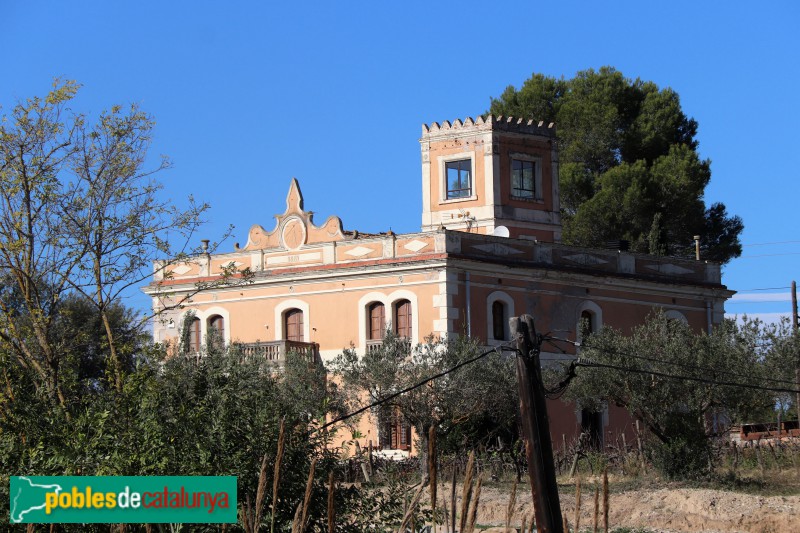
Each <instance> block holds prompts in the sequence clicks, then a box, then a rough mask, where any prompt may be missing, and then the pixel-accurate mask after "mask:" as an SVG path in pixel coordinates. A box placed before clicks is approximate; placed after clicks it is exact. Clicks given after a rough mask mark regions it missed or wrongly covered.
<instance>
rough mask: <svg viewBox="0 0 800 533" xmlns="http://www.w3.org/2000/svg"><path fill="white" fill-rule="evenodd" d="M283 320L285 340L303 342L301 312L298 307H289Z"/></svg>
mask: <svg viewBox="0 0 800 533" xmlns="http://www.w3.org/2000/svg"><path fill="white" fill-rule="evenodd" d="M283 321H284V324H283V331H284V335H285V336H286V339H285V340H287V341H298V342H303V341H304V338H303V312H302V311H301V310H300V309H289V310H288V311H286V314H285V315H284V318H283Z"/></svg>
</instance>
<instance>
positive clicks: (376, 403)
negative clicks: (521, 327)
mask: <svg viewBox="0 0 800 533" xmlns="http://www.w3.org/2000/svg"><path fill="white" fill-rule="evenodd" d="M509 344H510V343H506V344H504V345H502V346H498V347H496V348H492V349H491V350H486V351H485V352H483V353H482V354H480V355H476V356H475V357H472V358H470V359H467V360H466V361H461V362H460V363H458V364H457V365H455V366H453V367H451V368H448V369H447V370H444V371H442V372H439V373H438V374H435V375H433V376H430V377H428V378H425V379H423V380H422V381H420V382H418V383H415V384H414V385H411V386H410V387H406V388H405V389H403V390H400V391H398V392H395V393H394V394H390V395H389V396H385V397H383V398H379V399H377V400H375V401H374V402H372V403H370V404H369V405H365V406H363V407H360V408H359V409H356V410H355V411H352V412H350V413H347V414H344V415H342V416H338V417H336V418H334V419H333V420H331V421H330V422H327V423H325V424H322V425H321V426H320V427H318V428H316V429H315V430H314V431H319V430H321V429H325V428H327V427H330V426H332V425H334V424H337V423H339V422H343V421H345V420H347V419H349V418H353V417H354V416H356V415H360V414H361V413H363V412H364V411H368V410H369V409H372V408H373V407H377V406H379V405H381V404H384V403H386V402H388V401H389V400H393V399H395V398H397V397H398V396H401V395H403V394H405V393H407V392H411V391H412V390H414V389H418V388H420V387H422V386H423V385H425V384H426V383H430V382H431V381H433V380H435V379H439V378H441V377H444V376H446V375H447V374H449V373H451V372H455V371H456V370H458V369H459V368H461V367H463V366H466V365H468V364H471V363H474V362H475V361H477V360H479V359H482V358H483V357H486V356H487V355H489V354H490V353H495V352H499V351H500V350H512V349H513V348H511V347H510V346H509ZM514 350H515V349H514ZM312 433H313V431H312Z"/></svg>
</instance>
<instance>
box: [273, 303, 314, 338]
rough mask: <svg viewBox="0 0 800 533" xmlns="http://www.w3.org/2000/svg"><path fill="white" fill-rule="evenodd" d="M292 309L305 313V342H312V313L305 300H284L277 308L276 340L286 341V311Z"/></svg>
mask: <svg viewBox="0 0 800 533" xmlns="http://www.w3.org/2000/svg"><path fill="white" fill-rule="evenodd" d="M290 309H299V310H300V311H302V312H303V342H312V340H311V313H310V312H309V307H308V304H307V303H306V302H304V301H303V300H294V299H293V300H284V301H282V302H281V303H279V304H278V305H276V306H275V332H276V335H275V337H276V338H275V340H276V341H281V340H286V332H285V331H284V323H283V318H284V315H285V314H286V311H289V310H290Z"/></svg>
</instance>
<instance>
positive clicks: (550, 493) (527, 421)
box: [509, 315, 563, 533]
mask: <svg viewBox="0 0 800 533" xmlns="http://www.w3.org/2000/svg"><path fill="white" fill-rule="evenodd" d="M509 324H510V326H511V334H512V335H513V336H514V338H516V340H517V349H518V350H519V353H518V354H517V383H518V386H519V408H520V414H521V418H522V429H523V433H524V435H525V440H526V441H527V443H526V444H527V446H526V447H525V449H526V455H527V458H528V476H529V478H530V484H531V494H532V496H533V510H534V515H535V516H536V526H537V528H538V529H537V531H540V532H544V533H562V531H563V529H562V528H563V524H562V521H561V518H562V517H561V504H560V503H559V499H558V486H557V485H556V472H555V467H554V465H553V444H552V442H551V440H550V424H549V422H548V420H547V405H546V404H545V397H544V389H543V387H542V374H541V366H540V362H539V353H540V350H541V338H540V337H539V336H538V335H537V334H536V329H535V328H534V325H533V317H532V316H530V315H522V316H520V317H513V318H511V319H510V320H509Z"/></svg>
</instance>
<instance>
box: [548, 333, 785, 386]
mask: <svg viewBox="0 0 800 533" xmlns="http://www.w3.org/2000/svg"><path fill="white" fill-rule="evenodd" d="M554 339H556V338H555V337H554ZM556 340H559V341H562V342H568V343H570V344H574V345H575V346H578V347H582V348H585V349H587V350H596V351H598V352H603V353H606V354H614V355H621V356H623V357H630V358H632V359H641V360H643V361H649V362H651V363H659V364H662V365H672V366H678V367H683V368H686V369H689V370H697V371H700V372H710V373H712V374H727V375H729V376H732V377H736V378H742V379H750V380H752V379H757V380H761V381H763V382H768V383H783V384H786V385H797V383H796V382H794V381H788V380H784V379H774V378H766V377H757V376H752V375H746V374H739V373H738V372H731V371H730V370H724V369H719V368H713V367H708V366H701V365H693V364H691V363H681V362H679V361H666V360H664V359H659V358H657V357H648V356H645V355H637V354H632V353H629V352H623V351H620V350H612V349H609V348H602V347H599V346H592V345H590V344H583V343H579V342H575V341H570V340H567V339H556ZM554 346H555V345H554ZM564 353H566V352H564Z"/></svg>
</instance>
